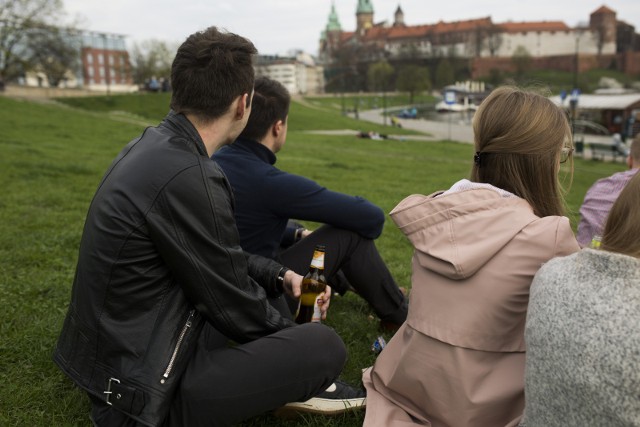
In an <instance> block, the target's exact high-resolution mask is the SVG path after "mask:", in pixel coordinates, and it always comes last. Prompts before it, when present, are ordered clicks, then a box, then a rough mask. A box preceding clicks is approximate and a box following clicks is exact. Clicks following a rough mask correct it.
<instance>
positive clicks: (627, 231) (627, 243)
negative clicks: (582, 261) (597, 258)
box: [600, 144, 640, 258]
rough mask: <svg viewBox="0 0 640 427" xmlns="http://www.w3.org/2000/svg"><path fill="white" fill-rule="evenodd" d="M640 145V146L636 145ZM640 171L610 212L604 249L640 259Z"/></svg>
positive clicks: (605, 228)
mask: <svg viewBox="0 0 640 427" xmlns="http://www.w3.org/2000/svg"><path fill="white" fill-rule="evenodd" d="M636 145H640V144H636ZM638 212H640V171H639V172H636V174H635V176H634V177H633V178H631V180H629V182H628V183H627V185H625V186H624V188H623V189H622V191H621V192H620V195H619V196H618V198H617V199H616V201H615V203H614V204H613V206H612V207H611V210H610V211H609V215H608V216H607V222H606V224H605V226H604V232H603V233H602V245H601V246H600V247H601V248H602V249H604V250H607V251H610V252H618V253H621V254H625V255H630V256H634V257H636V258H640V237H638V236H640V221H638Z"/></svg>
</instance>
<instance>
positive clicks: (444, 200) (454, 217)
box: [390, 189, 539, 280]
mask: <svg viewBox="0 0 640 427" xmlns="http://www.w3.org/2000/svg"><path fill="white" fill-rule="evenodd" d="M497 206H500V209H496V207H497ZM523 211H525V212H526V213H528V214H524V215H523ZM390 215H391V218H392V219H393V221H394V222H395V223H396V225H397V226H398V227H399V228H400V230H401V231H402V232H403V233H404V234H405V235H406V236H407V238H408V239H409V240H410V241H411V243H412V244H413V245H414V247H415V249H416V255H417V257H418V260H419V262H420V264H421V265H422V266H423V267H425V268H428V269H429V270H431V271H433V272H436V273H438V274H440V275H442V276H445V277H447V278H449V279H453V280H461V279H466V278H468V277H470V276H472V275H473V274H474V273H476V272H477V271H478V270H479V269H480V268H482V266H484V265H485V264H486V263H487V262H488V261H489V260H491V259H492V258H493V257H494V256H495V255H496V253H498V252H499V251H500V250H501V249H502V248H504V247H505V246H506V245H507V243H509V241H511V240H512V239H513V238H514V237H515V236H516V235H517V234H518V233H520V232H521V231H522V229H523V228H525V227H526V226H527V225H528V224H530V223H531V222H533V221H535V220H537V219H539V218H538V217H537V216H536V215H535V214H534V213H533V210H532V209H531V207H530V206H529V204H528V203H527V202H526V201H525V200H523V199H521V198H518V197H503V196H501V195H500V194H499V193H498V192H496V191H494V190H490V189H472V190H465V191H460V192H456V193H451V194H441V193H434V194H431V195H429V196H423V195H412V196H409V197H407V198H406V199H404V200H403V201H402V202H400V204H398V206H396V207H395V208H394V209H393V210H392V211H391V214H390Z"/></svg>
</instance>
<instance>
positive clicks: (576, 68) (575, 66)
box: [573, 31, 582, 89]
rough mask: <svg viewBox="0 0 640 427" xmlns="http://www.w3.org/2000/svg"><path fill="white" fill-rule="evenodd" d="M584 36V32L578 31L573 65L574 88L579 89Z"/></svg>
mask: <svg viewBox="0 0 640 427" xmlns="http://www.w3.org/2000/svg"><path fill="white" fill-rule="evenodd" d="M581 36H582V31H578V34H577V35H576V54H575V57H574V64H573V88H574V89H577V88H578V72H579V70H580V37H581Z"/></svg>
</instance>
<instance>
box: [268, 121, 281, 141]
mask: <svg viewBox="0 0 640 427" xmlns="http://www.w3.org/2000/svg"><path fill="white" fill-rule="evenodd" d="M282 125H283V123H282V120H278V121H277V122H275V123H274V124H273V126H271V134H272V135H273V136H275V137H276V138H277V137H278V135H280V132H282Z"/></svg>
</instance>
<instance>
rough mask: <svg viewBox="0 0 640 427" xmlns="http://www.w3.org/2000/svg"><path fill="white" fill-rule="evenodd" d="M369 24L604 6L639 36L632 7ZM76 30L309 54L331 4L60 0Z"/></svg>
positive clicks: (348, 23)
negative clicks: (211, 30)
mask: <svg viewBox="0 0 640 427" xmlns="http://www.w3.org/2000/svg"><path fill="white" fill-rule="evenodd" d="M335 4H336V10H337V13H338V17H339V19H340V24H341V25H342V29H343V30H345V31H353V30H354V29H355V26H356V19H355V10H356V7H357V4H358V1H357V0H335ZM372 4H373V7H374V21H375V22H376V23H377V22H381V21H384V20H386V21H388V22H389V23H392V22H393V15H394V12H395V10H396V8H397V7H398V4H400V6H401V7H402V10H403V11H404V15H405V23H406V24H407V25H418V24H433V23H436V22H438V21H440V20H443V21H445V22H450V21H457V20H464V19H473V18H482V17H487V16H491V18H492V20H493V22H494V23H500V22H504V21H509V20H511V21H515V22H522V21H544V20H546V21H563V22H565V23H566V24H567V25H569V26H570V27H573V26H576V25H577V24H578V23H585V22H588V21H589V14H590V13H591V12H593V11H594V10H596V9H598V8H599V7H600V6H602V5H603V4H605V5H606V6H607V7H609V8H610V9H613V10H614V11H616V12H617V19H619V20H622V21H625V22H627V23H629V24H631V25H634V26H635V27H636V32H640V0H607V2H606V3H603V2H602V0H564V1H558V0H449V1H446V0H445V1H434V0H400V1H396V0H372ZM64 5H65V10H66V12H67V14H68V15H69V17H71V18H80V19H81V21H80V25H79V27H80V28H83V29H88V30H93V31H100V32H110V33H117V34H123V35H125V36H127V39H126V40H127V46H128V47H129V48H130V47H131V45H132V43H134V42H139V41H142V40H148V39H159V40H165V41H167V42H175V43H181V42H182V41H183V40H184V39H185V38H186V37H187V36H188V35H189V34H191V33H193V32H195V31H198V30H201V29H204V28H206V27H209V26H211V25H215V26H218V27H221V28H225V29H227V30H229V31H231V32H234V33H237V34H240V35H242V36H244V37H247V38H249V39H250V40H251V41H252V42H253V43H254V44H255V45H256V47H257V48H258V50H259V51H260V53H261V54H286V53H287V52H288V51H289V50H291V49H302V50H304V51H306V52H308V53H311V54H313V55H315V54H317V49H318V39H319V38H320V33H321V31H322V30H323V28H324V27H325V25H326V23H327V17H328V15H329V12H330V10H331V0H232V1H229V0H182V1H176V0H109V1H103V0H64Z"/></svg>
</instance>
